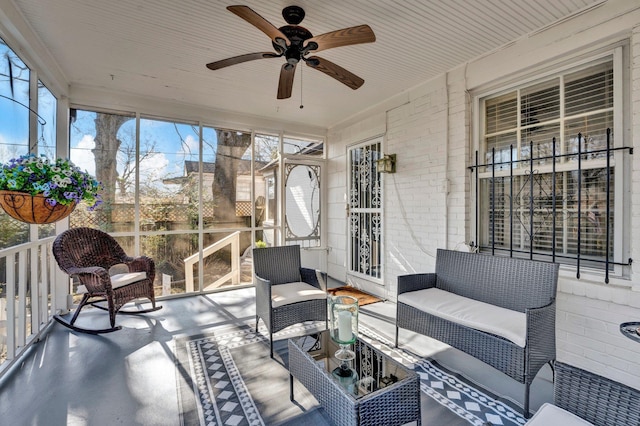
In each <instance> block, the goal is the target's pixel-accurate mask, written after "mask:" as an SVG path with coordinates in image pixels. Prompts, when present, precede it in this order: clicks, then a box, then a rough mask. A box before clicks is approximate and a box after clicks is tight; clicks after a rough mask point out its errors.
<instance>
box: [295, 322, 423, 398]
mask: <svg viewBox="0 0 640 426" xmlns="http://www.w3.org/2000/svg"><path fill="white" fill-rule="evenodd" d="M291 341H292V342H293V343H294V344H295V345H296V346H297V347H298V348H300V349H301V350H302V351H304V352H307V353H308V354H309V356H311V357H312V358H313V359H314V360H315V362H316V364H317V365H318V366H320V367H321V368H322V369H324V371H325V372H327V374H328V375H330V376H332V377H333V379H334V380H336V382H338V383H339V384H340V385H341V386H343V387H344V388H345V389H346V390H347V391H348V392H349V393H350V394H351V395H352V396H353V397H354V398H356V399H357V398H361V397H363V396H365V395H369V394H371V393H373V392H375V391H377V390H379V389H382V388H385V387H387V386H391V385H393V384H394V383H397V382H399V381H401V380H403V379H406V378H407V377H409V375H410V374H411V372H410V370H408V369H407V368H406V367H404V366H403V365H402V364H400V363H399V362H397V361H395V360H394V359H392V358H390V357H389V356H387V355H385V354H384V353H382V352H380V351H379V350H377V349H375V348H374V347H372V346H370V345H369V344H368V343H366V342H364V341H363V340H361V339H360V338H358V339H357V341H356V343H355V344H353V345H351V349H352V350H353V351H354V352H355V358H354V359H353V360H350V361H347V362H346V363H342V362H341V361H340V360H338V359H336V358H335V356H334V354H335V352H336V351H337V350H338V349H340V347H339V345H338V344H337V343H335V342H334V341H333V340H332V339H331V336H330V334H329V332H328V331H322V332H320V333H315V334H311V335H308V336H302V337H296V338H292V339H291Z"/></svg>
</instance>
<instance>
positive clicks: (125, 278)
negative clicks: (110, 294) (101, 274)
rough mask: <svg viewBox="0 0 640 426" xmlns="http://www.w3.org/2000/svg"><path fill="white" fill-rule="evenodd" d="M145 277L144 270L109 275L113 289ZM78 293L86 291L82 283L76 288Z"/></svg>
mask: <svg viewBox="0 0 640 426" xmlns="http://www.w3.org/2000/svg"><path fill="white" fill-rule="evenodd" d="M145 278H147V273H146V272H127V273H124V274H115V275H112V276H111V287H112V288H113V289H114V290H115V289H116V288H118V287H124V286H125V285H128V284H131V283H135V282H137V281H142V280H144V279H145ZM76 292H77V293H78V294H83V293H86V292H87V288H86V287H85V286H83V285H79V286H78V289H77V290H76Z"/></svg>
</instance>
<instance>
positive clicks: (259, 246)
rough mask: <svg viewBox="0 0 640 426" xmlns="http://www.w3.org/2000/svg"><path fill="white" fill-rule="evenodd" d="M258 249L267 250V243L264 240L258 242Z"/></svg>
mask: <svg viewBox="0 0 640 426" xmlns="http://www.w3.org/2000/svg"><path fill="white" fill-rule="evenodd" d="M256 247H257V248H266V247H267V243H265V242H264V241H262V240H258V241H256Z"/></svg>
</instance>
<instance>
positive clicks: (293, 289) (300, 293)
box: [271, 282, 327, 308]
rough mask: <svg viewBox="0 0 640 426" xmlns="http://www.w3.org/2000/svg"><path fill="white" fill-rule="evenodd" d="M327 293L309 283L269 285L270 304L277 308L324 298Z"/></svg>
mask: <svg viewBox="0 0 640 426" xmlns="http://www.w3.org/2000/svg"><path fill="white" fill-rule="evenodd" d="M326 298H327V293H325V292H324V291H322V290H320V289H319V288H317V287H314V286H312V285H311V284H307V283H303V282H293V283H287V284H278V285H274V286H271V305H272V306H273V307H274V308H278V307H280V306H284V305H290V304H292V303H298V302H306V301H307V300H316V299H326Z"/></svg>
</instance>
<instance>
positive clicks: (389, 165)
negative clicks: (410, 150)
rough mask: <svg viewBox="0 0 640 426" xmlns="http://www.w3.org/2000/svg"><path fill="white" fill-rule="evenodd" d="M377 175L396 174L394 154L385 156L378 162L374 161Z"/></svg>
mask: <svg viewBox="0 0 640 426" xmlns="http://www.w3.org/2000/svg"><path fill="white" fill-rule="evenodd" d="M376 167H377V168H378V173H395V172H396V154H385V155H383V156H382V158H380V159H379V160H376Z"/></svg>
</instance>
